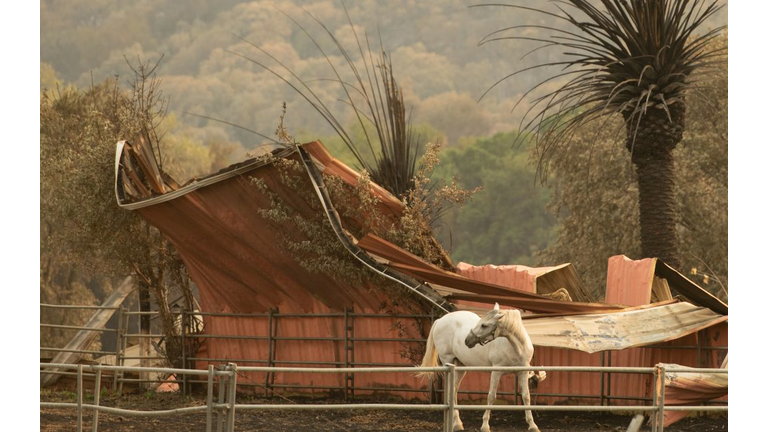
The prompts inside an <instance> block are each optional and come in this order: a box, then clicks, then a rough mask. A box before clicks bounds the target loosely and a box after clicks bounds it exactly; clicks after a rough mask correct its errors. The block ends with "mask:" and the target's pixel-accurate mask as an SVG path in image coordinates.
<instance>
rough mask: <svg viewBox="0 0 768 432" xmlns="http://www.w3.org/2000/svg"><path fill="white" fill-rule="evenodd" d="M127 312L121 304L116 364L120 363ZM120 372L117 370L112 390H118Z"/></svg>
mask: <svg viewBox="0 0 768 432" xmlns="http://www.w3.org/2000/svg"><path fill="white" fill-rule="evenodd" d="M124 314H125V307H124V306H122V305H121V306H120V309H118V310H117V339H116V340H115V366H118V365H120V354H122V349H121V348H122V342H121V340H122V337H123V315H124ZM118 375H119V374H118V373H117V371H115V374H114V377H113V378H114V382H113V383H112V391H114V392H116V391H117V378H118Z"/></svg>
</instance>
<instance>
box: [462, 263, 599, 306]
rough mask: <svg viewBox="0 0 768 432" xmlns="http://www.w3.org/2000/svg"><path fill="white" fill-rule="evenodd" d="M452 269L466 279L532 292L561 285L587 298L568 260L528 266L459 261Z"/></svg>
mask: <svg viewBox="0 0 768 432" xmlns="http://www.w3.org/2000/svg"><path fill="white" fill-rule="evenodd" d="M456 273H458V274H460V275H461V276H464V277H467V278H469V279H474V280H482V281H485V282H490V283H493V284H496V285H501V286H505V287H510V288H515V289H518V290H521V291H527V292H531V293H535V294H552V293H554V292H556V291H558V290H559V289H561V288H565V289H566V290H567V291H568V293H569V294H570V296H571V298H572V299H573V300H575V301H578V302H589V301H590V296H589V294H588V293H587V291H586V288H585V287H584V284H583V283H582V282H581V279H579V277H578V275H577V274H576V270H575V269H574V268H573V265H571V264H570V263H566V264H561V265H558V266H550V267H528V266H523V265H493V264H488V265H484V266H474V265H471V264H467V263H463V262H462V263H459V264H458V265H457V266H456Z"/></svg>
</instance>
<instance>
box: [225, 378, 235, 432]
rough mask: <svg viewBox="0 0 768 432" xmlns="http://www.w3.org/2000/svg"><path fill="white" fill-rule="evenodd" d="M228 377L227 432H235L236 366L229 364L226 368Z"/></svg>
mask: <svg viewBox="0 0 768 432" xmlns="http://www.w3.org/2000/svg"><path fill="white" fill-rule="evenodd" d="M227 369H228V370H229V372H230V373H231V375H230V378H229V379H230V384H229V388H228V389H227V390H229V392H228V393H229V395H228V397H227V399H228V401H229V412H228V413H227V432H235V403H236V402H237V401H236V400H235V399H236V398H237V364H235V363H230V364H229V365H228V367H227Z"/></svg>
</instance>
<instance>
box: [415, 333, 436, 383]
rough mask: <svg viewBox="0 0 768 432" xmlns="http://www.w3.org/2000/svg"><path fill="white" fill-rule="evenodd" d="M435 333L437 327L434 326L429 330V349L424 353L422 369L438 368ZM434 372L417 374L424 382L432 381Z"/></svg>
mask: <svg viewBox="0 0 768 432" xmlns="http://www.w3.org/2000/svg"><path fill="white" fill-rule="evenodd" d="M434 332H435V325H434V324H432V328H431V329H430V330H429V337H428V338H427V349H426V351H425V352H424V359H423V360H422V361H421V365H420V366H421V367H435V366H437V348H436V347H435V338H434V336H433V333H434ZM434 374H435V373H434V372H417V373H416V377H417V378H421V379H423V380H426V379H430V380H431V379H432V378H433V376H434Z"/></svg>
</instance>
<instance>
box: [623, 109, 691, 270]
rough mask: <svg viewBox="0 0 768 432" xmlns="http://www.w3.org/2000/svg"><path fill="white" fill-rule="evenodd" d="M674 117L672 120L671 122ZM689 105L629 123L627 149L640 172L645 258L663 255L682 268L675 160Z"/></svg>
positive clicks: (668, 261) (658, 111) (673, 264)
mask: <svg viewBox="0 0 768 432" xmlns="http://www.w3.org/2000/svg"><path fill="white" fill-rule="evenodd" d="M670 117H671V120H672V121H670ZM684 121H685V107H684V106H683V105H682V104H676V105H672V106H670V112H669V114H667V112H666V111H664V110H661V109H653V108H651V109H649V110H648V112H647V113H646V114H645V115H644V116H643V119H642V122H641V124H640V126H639V128H638V129H637V130H636V133H635V130H634V129H635V128H633V127H632V126H631V123H630V122H629V121H628V122H627V141H626V145H627V150H629V151H630V153H631V155H632V163H633V164H634V165H635V172H636V173H637V183H638V190H639V195H640V198H639V199H640V201H639V205H640V242H641V248H642V254H643V258H660V259H661V260H663V261H664V262H665V263H667V264H669V265H670V266H672V267H674V268H676V269H679V268H680V257H679V250H678V243H679V241H678V236H677V206H676V201H675V162H674V158H673V155H672V150H674V149H675V147H676V146H677V144H678V143H679V142H680V140H681V139H682V137H683V126H684Z"/></svg>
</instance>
